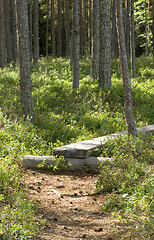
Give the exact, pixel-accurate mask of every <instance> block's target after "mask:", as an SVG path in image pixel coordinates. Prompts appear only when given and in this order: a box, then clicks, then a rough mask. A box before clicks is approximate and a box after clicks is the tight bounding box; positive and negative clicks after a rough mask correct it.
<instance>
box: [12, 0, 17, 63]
mask: <svg viewBox="0 0 154 240" xmlns="http://www.w3.org/2000/svg"><path fill="white" fill-rule="evenodd" d="M10 22H11V33H12V57H13V61H14V62H16V61H17V29H16V10H15V0H11V1H10Z"/></svg>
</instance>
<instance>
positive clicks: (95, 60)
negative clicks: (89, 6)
mask: <svg viewBox="0 0 154 240" xmlns="http://www.w3.org/2000/svg"><path fill="white" fill-rule="evenodd" d="M99 20H100V19H99V0H95V1H93V38H92V77H93V78H94V79H98V78H99Z"/></svg>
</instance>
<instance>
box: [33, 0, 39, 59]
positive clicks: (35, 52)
mask: <svg viewBox="0 0 154 240" xmlns="http://www.w3.org/2000/svg"><path fill="white" fill-rule="evenodd" d="M33 4H34V7H33V16H34V21H33V34H34V37H33V59H34V63H37V62H38V60H39V26H38V25H39V22H38V0H33Z"/></svg>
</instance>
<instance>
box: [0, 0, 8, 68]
mask: <svg viewBox="0 0 154 240" xmlns="http://www.w3.org/2000/svg"><path fill="white" fill-rule="evenodd" d="M3 3H4V2H3V1H2V0H1V1H0V67H1V68H4V67H5V65H6V63H7V51H6V38H5V23H4V5H3Z"/></svg>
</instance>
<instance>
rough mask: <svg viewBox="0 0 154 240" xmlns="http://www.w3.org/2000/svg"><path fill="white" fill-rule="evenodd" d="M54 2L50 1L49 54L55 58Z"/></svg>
mask: <svg viewBox="0 0 154 240" xmlns="http://www.w3.org/2000/svg"><path fill="white" fill-rule="evenodd" d="M54 6H55V4H54V0H51V32H50V34H51V53H52V56H53V57H55V56H56V44H55V8H54Z"/></svg>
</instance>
